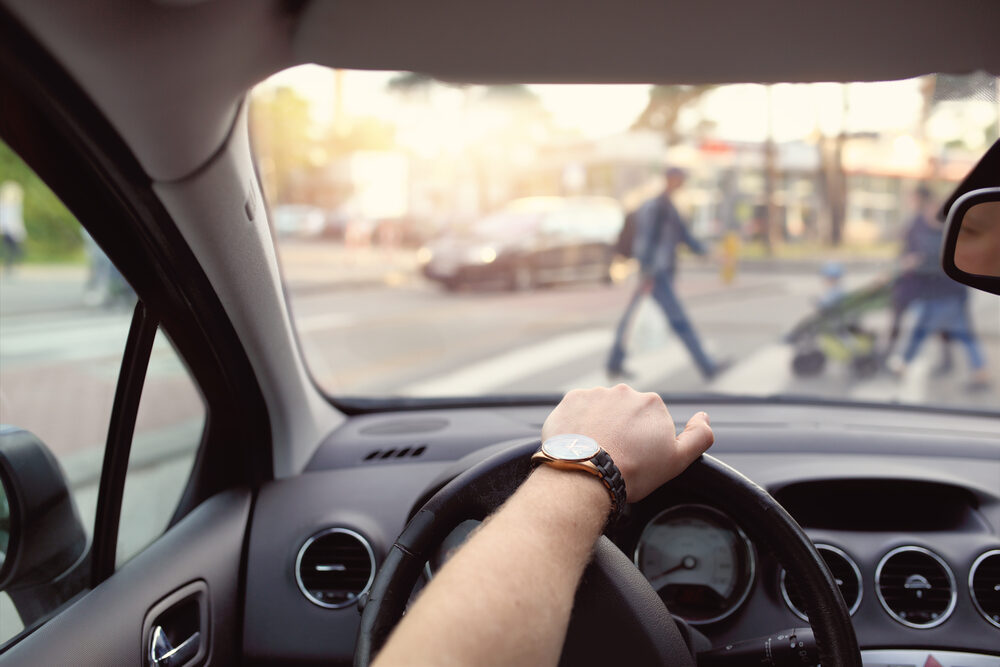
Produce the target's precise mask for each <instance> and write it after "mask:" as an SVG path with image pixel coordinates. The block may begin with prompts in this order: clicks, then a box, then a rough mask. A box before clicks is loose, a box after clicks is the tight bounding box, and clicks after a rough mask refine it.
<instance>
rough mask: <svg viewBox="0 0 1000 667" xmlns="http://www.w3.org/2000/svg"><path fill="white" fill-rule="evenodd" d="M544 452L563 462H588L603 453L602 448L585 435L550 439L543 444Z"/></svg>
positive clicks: (567, 435) (568, 435)
mask: <svg viewBox="0 0 1000 667" xmlns="http://www.w3.org/2000/svg"><path fill="white" fill-rule="evenodd" d="M542 451H543V452H545V453H546V454H548V455H549V456H551V457H552V458H554V459H559V460H561V461H586V460H587V459H591V458H593V457H594V456H596V455H597V452H599V451H601V446H600V445H598V444H597V442H595V441H594V439H593V438H588V437H587V436H585V435H577V434H575V433H568V434H566V435H557V436H553V437H551V438H549V439H548V440H546V441H545V442H543V443H542Z"/></svg>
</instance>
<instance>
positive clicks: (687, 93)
mask: <svg viewBox="0 0 1000 667" xmlns="http://www.w3.org/2000/svg"><path fill="white" fill-rule="evenodd" d="M713 88H715V86H714V85H697V86H686V85H669V86H653V87H652V88H651V89H650V91H649V103H648V104H647V105H646V108H645V109H643V111H642V113H641V114H639V118H638V119H636V121H635V123H633V125H632V127H633V128H634V129H649V130H656V131H658V132H663V133H664V135H665V136H666V138H667V143H669V144H676V143H677V142H679V141H680V140H681V137H680V133H679V132H678V130H677V120H678V118H680V114H681V111H682V110H683V109H684V107H686V106H687V105H689V104H692V103H694V102H696V101H698V100H699V99H701V97H702V96H703V95H704V94H705V93H707V92H708V91H710V90H712V89H713Z"/></svg>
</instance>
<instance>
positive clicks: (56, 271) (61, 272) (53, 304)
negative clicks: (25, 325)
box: [0, 264, 92, 316]
mask: <svg viewBox="0 0 1000 667" xmlns="http://www.w3.org/2000/svg"><path fill="white" fill-rule="evenodd" d="M86 283H87V267H86V266H84V265H82V264H81V265H78V264H73V265H51V264H29V265H27V266H17V267H15V268H14V270H13V271H10V272H4V273H2V274H0V316H10V315H23V314H35V313H46V312H55V311H59V312H65V311H73V310H84V309H92V307H90V306H87V305H85V304H84V300H83V299H84V287H85V286H86Z"/></svg>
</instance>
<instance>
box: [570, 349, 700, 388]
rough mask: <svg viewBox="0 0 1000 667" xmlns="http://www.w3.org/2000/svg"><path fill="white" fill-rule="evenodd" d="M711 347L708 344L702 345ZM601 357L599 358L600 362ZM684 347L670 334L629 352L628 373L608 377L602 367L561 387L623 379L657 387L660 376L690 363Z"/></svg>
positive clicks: (635, 385)
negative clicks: (658, 342)
mask: <svg viewBox="0 0 1000 667" xmlns="http://www.w3.org/2000/svg"><path fill="white" fill-rule="evenodd" d="M610 346H611V340H610V336H609V337H608V347H607V348H606V349H610ZM706 347H711V345H710V344H709V345H706ZM603 362H604V360H603V359H602V360H601V363H602V364H603ZM693 363H694V362H692V361H691V356H690V355H689V354H688V351H687V348H685V347H684V344H683V343H681V341H680V340H679V339H677V338H674V337H672V338H670V339H668V340H666V341H664V342H663V343H662V344H661V345H660V346H659V347H657V348H655V349H646V350H642V351H639V352H636V353H634V354H629V356H628V357H627V358H626V360H625V368H627V369H628V370H629V373H630V374H631V376H630V377H629V378H623V379H618V378H615V379H611V378H609V377H608V374H607V371H605V370H604V369H603V368H600V369H597V370H593V371H590V372H589V373H585V374H584V375H581V376H580V377H578V378H576V379H575V380H573V381H571V382H567V383H566V384H564V385H563V386H562V387H561V390H562V391H569V390H571V389H589V388H591V387H610V386H612V385H615V384H618V383H619V382H625V383H627V384H628V385H629V386H631V387H632V388H634V389H638V390H640V391H657V390H661V391H662V389H663V386H664V384H665V382H664V380H665V379H666V378H667V377H668V376H670V375H672V374H674V373H676V372H678V371H680V370H682V369H683V368H684V367H685V366H687V365H689V364H693Z"/></svg>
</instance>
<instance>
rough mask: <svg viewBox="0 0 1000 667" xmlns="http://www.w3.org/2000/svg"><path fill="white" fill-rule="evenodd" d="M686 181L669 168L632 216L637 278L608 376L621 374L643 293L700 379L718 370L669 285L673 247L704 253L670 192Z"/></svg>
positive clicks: (678, 171) (674, 259)
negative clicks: (660, 184)
mask: <svg viewBox="0 0 1000 667" xmlns="http://www.w3.org/2000/svg"><path fill="white" fill-rule="evenodd" d="M685 180H686V174H685V173H684V171H683V170H681V169H677V168H670V169H668V170H667V172H666V181H667V182H666V187H665V188H664V191H663V192H662V193H661V194H660V195H657V196H656V197H654V198H652V199H650V200H648V201H646V202H644V203H643V204H642V206H640V207H639V209H638V210H636V212H635V239H634V241H633V246H632V255H633V257H635V258H636V259H638V260H639V269H640V271H641V274H642V277H641V280H640V282H639V286H638V287H637V288H636V290H635V293H634V294H633V295H632V298H631V299H630V300H629V303H628V306H627V307H626V308H625V313H624V314H623V315H622V318H621V321H620V322H619V323H618V329H617V331H616V333H615V342H614V344H613V345H612V347H611V354H610V355H609V357H608V363H607V371H608V375H609V376H611V377H612V378H614V377H618V376H622V375H625V371H624V367H623V364H624V361H625V337H626V335H627V332H628V329H629V323H630V322H631V320H632V315H633V314H634V312H635V309H636V307H637V306H638V305H639V301H640V300H641V299H642V297H643V296H644V295H645V294H649V295H650V296H652V297H653V299H654V300H655V301H656V303H657V304H658V305H659V306H660V308H661V309H662V310H663V314H664V315H665V316H666V318H667V321H668V322H669V323H670V327H671V328H672V329H673V330H674V332H675V333H676V334H677V335H678V337H679V338H680V339H681V341H682V342H683V343H684V345H685V346H686V347H687V350H688V352H689V353H690V354H691V358H692V359H693V360H694V362H695V364H696V365H697V366H698V370H700V371H701V373H702V375H703V376H704V377H705V378H706V379H711V378H713V377H715V375H716V374H717V373H718V372H719V370H720V367H719V364H718V363H717V362H716V361H715V360H713V359H712V358H711V357H709V356H708V354H707V353H706V352H705V350H704V348H703V347H702V345H701V341H700V340H699V339H698V334H697V332H696V331H695V330H694V327H693V326H692V324H691V321H690V320H689V319H688V317H687V314H686V313H685V312H684V308H683V306H682V305H681V302H680V300H679V299H678V298H677V294H676V293H675V292H674V287H673V281H674V274H675V273H676V270H677V246H679V245H680V244H682V243H683V244H685V245H687V246H688V247H689V248H690V249H691V250H692V251H694V252H695V253H696V254H699V255H707V254H708V249H707V248H706V247H705V246H704V245H703V244H702V243H701V242H700V241H698V239H696V238H694V237H693V236H692V235H691V232H690V230H689V229H688V227H687V225H686V224H684V221H683V220H682V219H681V216H680V214H679V213H678V212H677V208H676V207H675V206H674V203H673V200H672V196H673V194H674V193H675V192H676V191H677V190H678V189H680V188H681V187H682V186H683V185H684V182H685Z"/></svg>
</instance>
